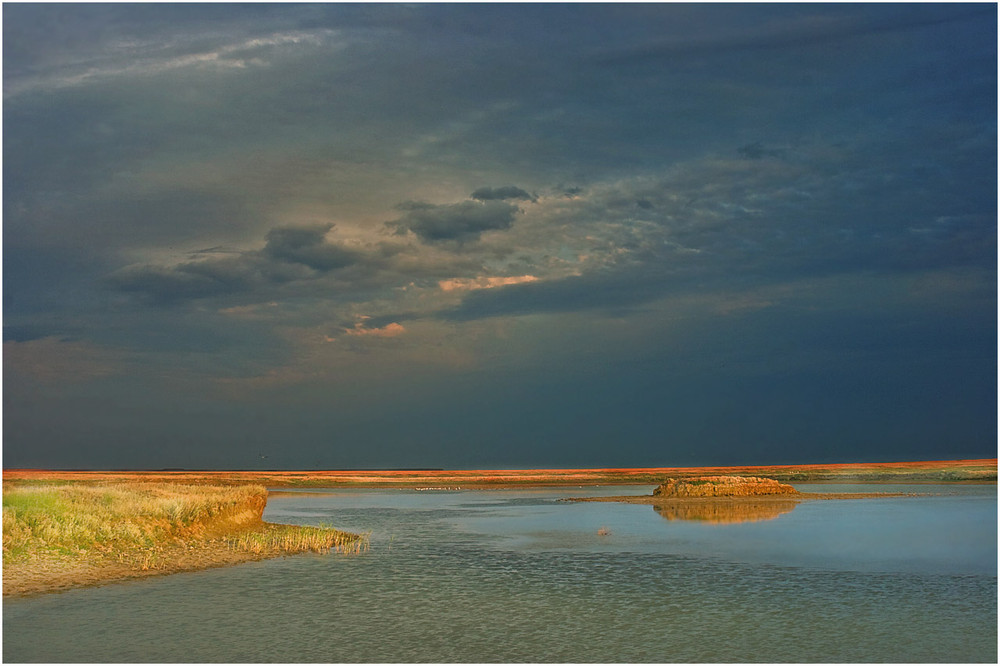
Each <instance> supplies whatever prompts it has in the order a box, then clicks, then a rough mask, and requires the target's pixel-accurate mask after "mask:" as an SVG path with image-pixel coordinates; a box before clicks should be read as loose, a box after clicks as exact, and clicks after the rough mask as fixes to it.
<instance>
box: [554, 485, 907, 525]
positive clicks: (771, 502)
mask: <svg viewBox="0 0 1000 666" xmlns="http://www.w3.org/2000/svg"><path fill="white" fill-rule="evenodd" d="M913 495H915V493H885V492H881V493H804V492H800V491H798V490H796V489H795V488H793V487H792V486H790V485H788V484H786V483H781V482H780V481H778V480H776V479H770V478H766V477H758V476H696V477H688V478H680V479H675V478H668V479H666V480H665V481H663V482H662V483H660V485H658V486H657V487H656V488H654V489H653V492H652V494H650V495H611V496H607V497H569V498H566V500H565V501H567V502H624V503H626V504H649V505H652V507H653V510H654V511H656V512H657V513H658V514H660V515H661V516H662V517H663V518H665V519H666V520H696V521H701V522H707V523H744V522H754V521H760V520H772V519H774V518H777V517H778V516H780V515H782V514H784V513H788V512H789V511H791V510H792V509H794V508H795V507H796V506H797V505H798V503H799V502H800V501H802V500H845V499H871V498H879V497H902V496H913Z"/></svg>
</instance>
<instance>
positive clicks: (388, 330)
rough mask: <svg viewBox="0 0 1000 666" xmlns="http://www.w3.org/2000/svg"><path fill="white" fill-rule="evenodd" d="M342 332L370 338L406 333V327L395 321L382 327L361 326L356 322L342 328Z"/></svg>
mask: <svg viewBox="0 0 1000 666" xmlns="http://www.w3.org/2000/svg"><path fill="white" fill-rule="evenodd" d="M344 332H345V333H347V334H348V335H359V336H367V337H372V338H395V337H396V336H399V335H402V334H403V333H406V328H405V327H404V326H403V325H402V324H397V323H396V322H392V323H391V324H386V325H385V326H383V327H382V328H363V325H362V323H361V322H358V323H357V324H355V325H354V328H347V329H344Z"/></svg>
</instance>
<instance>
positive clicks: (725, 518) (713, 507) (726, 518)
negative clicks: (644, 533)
mask: <svg viewBox="0 0 1000 666" xmlns="http://www.w3.org/2000/svg"><path fill="white" fill-rule="evenodd" d="M796 506H798V502H795V501H793V500H787V501H782V500H777V501H776V500H767V501H753V500H736V501H704V500H703V501H675V502H664V503H661V504H654V505H653V510H654V511H656V513H658V514H660V515H661V516H662V517H663V518H665V519H666V520H694V521H700V522H704V523H752V522H757V521H762V520H774V519H775V518H777V517H778V516H780V515H782V514H784V513H788V512H789V511H791V510H792V509H794V508H795V507H796Z"/></svg>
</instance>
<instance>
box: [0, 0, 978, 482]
mask: <svg viewBox="0 0 1000 666" xmlns="http://www.w3.org/2000/svg"><path fill="white" fill-rule="evenodd" d="M2 12H3V336H4V337H3V340H4V342H3V464H4V466H5V467H53V468H98V469H107V468H126V469H127V468H132V469H134V468H151V469H159V468H166V467H183V468H189V469H198V468H221V469H260V468H278V469H303V468H321V469H347V468H412V467H443V468H455V469H474V468H526V467H632V466H653V467H659V466H681V465H752V464H761V465H765V464H794V463H821V462H869V461H902V460H942V459H957V458H979V457H995V456H996V451H997V8H996V5H994V4H990V3H988V4H951V3H949V4H848V5H845V4H838V5H833V4H784V3H781V4H759V5H750V4H515V5H501V4H475V5H464V4H417V5H398V4H303V5H295V4H251V5H243V4H199V3H195V4H128V3H125V4H118V3H114V4H96V5H76V4H47V3H46V4H18V3H14V4H12V3H5V4H4V6H3V10H2Z"/></svg>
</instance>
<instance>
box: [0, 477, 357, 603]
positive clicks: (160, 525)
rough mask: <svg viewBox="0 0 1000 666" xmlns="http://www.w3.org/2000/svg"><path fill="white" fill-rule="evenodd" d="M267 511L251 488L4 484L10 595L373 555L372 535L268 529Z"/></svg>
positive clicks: (262, 493) (259, 489) (260, 492)
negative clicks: (290, 560) (291, 557)
mask: <svg viewBox="0 0 1000 666" xmlns="http://www.w3.org/2000/svg"><path fill="white" fill-rule="evenodd" d="M266 503H267V489H266V488H264V487H263V486H255V485H243V486H208V485H181V484H169V483H115V484H97V485H78V484H65V483H64V484H41V485H38V484H10V483H9V482H8V483H6V484H5V486H4V490H3V560H4V594H8V593H19V592H20V591H23V590H28V591H45V590H46V589H47V588H46V583H45V581H44V580H42V581H41V582H40V583H39V582H38V581H37V580H30V579H39V578H43V579H44V578H53V579H54V580H55V579H67V578H69V580H68V582H67V581H66V580H61V581H60V582H59V584H58V586H57V587H70V586H72V585H73V583H74V582H80V583H81V584H92V583H94V582H101V581H102V580H111V579H118V578H123V577H130V576H131V575H133V573H134V572H150V571H154V572H155V571H161V572H164V573H168V572H172V571H182V570H191V569H197V568H205V567H209V566H218V565H220V564H232V563H235V562H239V561H241V560H248V559H260V558H262V557H273V556H277V555H285V554H292V553H300V552H306V551H313V552H327V551H329V550H337V551H340V552H348V553H358V552H363V551H365V550H367V548H368V537H367V535H357V534H350V533H347V532H342V531H340V530H336V529H333V528H329V527H309V526H296V525H275V524H270V523H264V522H263V521H262V520H261V516H262V515H263V511H264V507H265V505H266ZM74 577H75V578H74ZM75 579H79V580H78V581H77V580H75ZM25 581H28V583H25Z"/></svg>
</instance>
